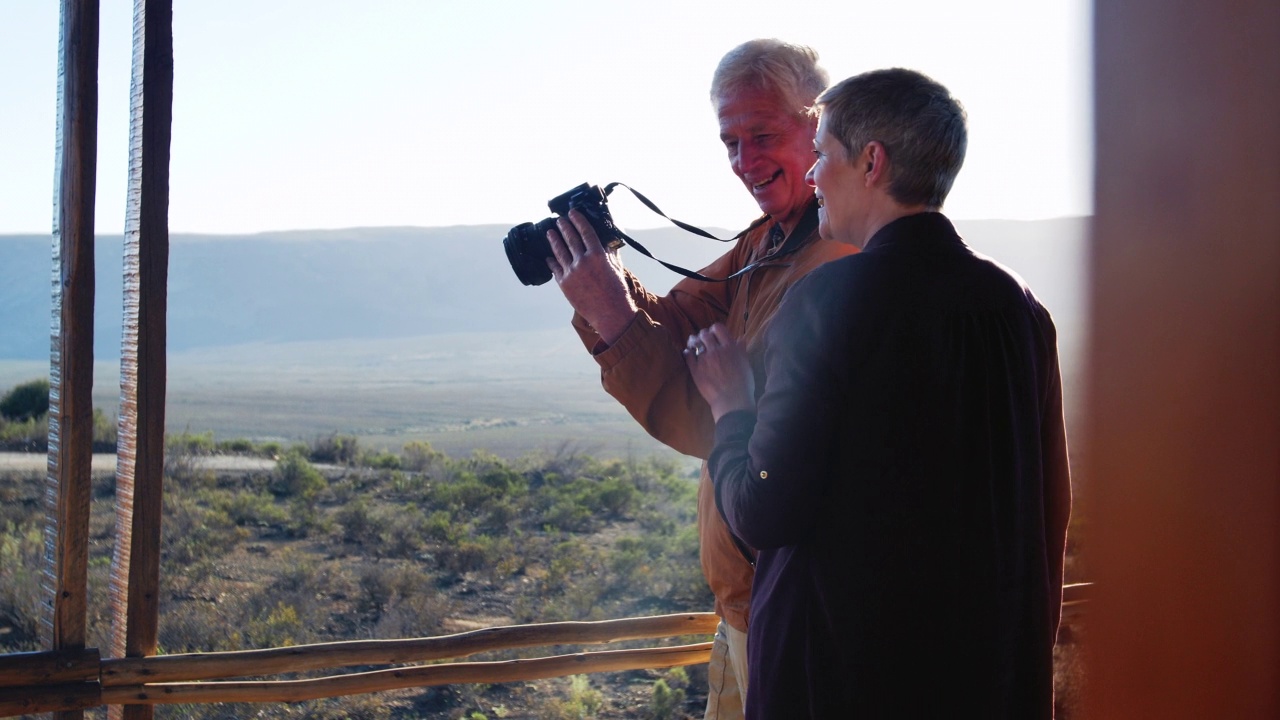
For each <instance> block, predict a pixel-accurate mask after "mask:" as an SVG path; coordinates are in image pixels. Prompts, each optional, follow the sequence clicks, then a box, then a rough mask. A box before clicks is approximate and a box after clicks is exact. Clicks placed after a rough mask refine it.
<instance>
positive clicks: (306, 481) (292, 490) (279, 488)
mask: <svg viewBox="0 0 1280 720" xmlns="http://www.w3.org/2000/svg"><path fill="white" fill-rule="evenodd" d="M328 484H329V483H328V481H327V480H325V478H324V475H321V474H320V471H319V470H316V469H315V468H314V467H312V466H311V463H309V462H307V459H306V458H305V457H303V456H302V455H301V454H300V453H296V452H290V453H288V454H286V455H285V456H284V457H282V458H280V459H279V460H277V461H276V471H275V474H274V476H273V477H272V480H271V485H270V487H271V492H272V493H275V495H277V496H279V497H297V498H302V499H307V500H309V499H311V498H314V497H315V496H316V495H318V494H319V493H320V491H321V490H324V489H325V487H326V486H328Z"/></svg>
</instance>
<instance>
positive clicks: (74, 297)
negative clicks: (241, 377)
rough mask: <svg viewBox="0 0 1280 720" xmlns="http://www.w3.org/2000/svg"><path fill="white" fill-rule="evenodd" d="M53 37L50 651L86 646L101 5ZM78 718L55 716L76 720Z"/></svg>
mask: <svg viewBox="0 0 1280 720" xmlns="http://www.w3.org/2000/svg"><path fill="white" fill-rule="evenodd" d="M61 12H62V19H61V26H60V29H59V33H58V120H57V122H58V130H57V152H56V153H55V157H56V160H55V163H56V169H55V171H54V178H55V179H54V182H55V183H56V184H57V187H56V191H55V192H54V198H55V199H54V204H55V205H54V213H53V216H54V224H53V312H52V315H53V317H52V328H51V332H50V347H49V465H48V474H47V476H46V480H45V482H46V488H45V501H46V505H47V511H48V524H47V525H46V529H45V551H44V554H45V562H44V567H45V579H44V590H45V593H46V597H48V598H50V599H51V603H50V605H49V611H48V612H47V613H46V614H45V615H44V617H43V618H42V622H43V623H44V624H45V631H46V633H47V634H48V636H49V637H50V638H51V640H52V643H51V646H52V649H53V650H55V651H57V650H68V651H78V650H82V649H83V648H84V646H85V637H86V618H87V614H86V609H87V607H88V606H87V598H86V592H87V590H88V584H89V576H88V572H89V504H90V499H91V495H92V488H91V480H92V475H91V472H90V471H91V463H92V461H93V398H92V393H93V291H94V278H93V272H94V263H93V221H94V208H95V205H94V199H95V194H96V189H97V186H96V180H97V164H98V162H97V157H98V2H97V0H63V2H62V11H61ZM83 716H84V713H83V712H81V711H67V712H62V713H57V717H59V718H66V719H71V718H81V717H83Z"/></svg>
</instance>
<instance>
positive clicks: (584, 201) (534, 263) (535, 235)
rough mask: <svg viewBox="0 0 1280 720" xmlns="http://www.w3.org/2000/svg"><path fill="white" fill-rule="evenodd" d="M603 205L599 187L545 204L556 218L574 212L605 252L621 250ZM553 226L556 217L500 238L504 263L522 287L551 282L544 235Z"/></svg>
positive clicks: (581, 188)
mask: <svg viewBox="0 0 1280 720" xmlns="http://www.w3.org/2000/svg"><path fill="white" fill-rule="evenodd" d="M606 202H607V200H606V198H605V194H604V193H603V192H602V191H601V190H600V188H599V187H597V186H595V185H588V184H587V183H582V184H581V185H579V186H577V187H575V188H573V189H572V190H569V191H568V192H565V193H562V194H560V195H557V196H555V197H553V198H551V200H549V201H547V207H549V208H551V212H552V213H554V214H555V215H556V216H559V217H568V215H569V211H570V210H577V211H578V212H580V213H582V214H583V215H584V216H586V218H587V220H588V221H589V222H590V223H591V227H592V228H594V229H595V231H596V237H598V238H600V244H601V245H603V246H604V247H605V248H608V249H611V248H617V247H621V246H622V238H620V237H618V229H617V227H616V226H614V224H613V217H612V216H610V215H609V207H608V206H607V205H606V204H605V203H606ZM555 225H556V218H555V217H549V218H545V219H543V220H539V221H538V222H536V223H528V222H527V223H520V224H519V225H517V226H515V227H513V228H511V230H510V231H509V232H508V233H507V236H506V237H505V238H503V240H502V247H503V249H505V250H506V251H507V261H508V262H510V263H511V269H512V270H514V271H515V273H516V277H517V278H519V279H520V282H522V283H524V284H525V285H541V284H543V283H545V282H546V281H548V280H550V279H551V269H550V268H548V267H547V258H549V257H552V253H551V244H550V243H549V242H548V241H547V231H548V230H550V229H551V228H553V227H555Z"/></svg>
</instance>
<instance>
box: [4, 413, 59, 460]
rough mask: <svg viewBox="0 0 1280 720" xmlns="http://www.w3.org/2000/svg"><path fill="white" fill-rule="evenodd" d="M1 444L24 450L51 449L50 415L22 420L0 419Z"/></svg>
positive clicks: (38, 450) (41, 450)
mask: <svg viewBox="0 0 1280 720" xmlns="http://www.w3.org/2000/svg"><path fill="white" fill-rule="evenodd" d="M0 445H3V446H5V447H6V448H13V449H17V450H21V451H24V452H43V451H46V450H48V449H49V416H48V415H42V416H40V417H39V418H28V419H26V420H20V421H9V420H0Z"/></svg>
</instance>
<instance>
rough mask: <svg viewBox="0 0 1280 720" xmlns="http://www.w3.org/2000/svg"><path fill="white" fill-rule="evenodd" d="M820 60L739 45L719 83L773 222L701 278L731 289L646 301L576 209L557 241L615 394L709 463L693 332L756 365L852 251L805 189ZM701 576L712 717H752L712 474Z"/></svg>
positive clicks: (742, 547)
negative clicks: (711, 616) (804, 291)
mask: <svg viewBox="0 0 1280 720" xmlns="http://www.w3.org/2000/svg"><path fill="white" fill-rule="evenodd" d="M826 84H827V74H826V72H825V71H824V70H822V69H821V68H820V67H819V66H818V64H817V54H816V53H815V52H814V51H813V50H811V49H809V48H807V47H802V46H797V45H791V44H788V43H784V42H781V41H778V40H753V41H750V42H747V43H745V44H743V45H741V46H739V47H737V48H734V49H733V50H732V51H730V52H729V53H728V54H727V55H725V57H724V59H723V60H721V62H720V65H719V67H717V69H716V71H715V75H714V77H713V79H712V84H711V103H712V106H713V107H714V109H715V111H716V115H717V117H718V118H719V121H720V140H721V141H722V142H723V143H724V146H725V149H726V150H728V153H729V164H730V167H731V168H732V169H733V172H734V174H735V175H737V176H738V178H739V179H740V180H741V181H742V183H743V185H745V186H746V188H747V190H748V192H750V193H751V196H752V197H753V198H755V200H756V203H757V204H758V205H759V207H760V210H761V211H762V212H763V213H765V216H766V217H764V218H761V220H762V222H757V223H756V225H755V226H754V229H753V230H752V231H751V232H749V233H747V234H746V235H745V236H744V237H743V238H741V239H740V240H739V241H738V243H737V244H736V245H735V247H734V248H733V249H732V250H730V251H729V252H728V253H727V254H725V255H724V256H723V257H721V258H719V259H718V260H716V261H715V262H713V263H712V264H711V265H709V266H708V267H707V268H705V269H703V270H702V273H703V274H704V275H707V276H710V277H718V278H723V277H727V276H729V275H731V274H733V273H735V272H737V271H738V270H740V269H742V268H744V267H746V266H748V265H750V264H753V263H758V264H757V265H756V266H755V267H754V269H752V270H750V271H748V272H747V273H745V274H743V275H741V276H739V277H737V278H734V279H733V280H731V281H729V282H723V283H709V282H702V281H698V280H683V281H681V282H680V283H678V284H676V286H675V287H673V288H672V290H671V292H670V293H668V294H667V295H666V296H663V297H658V296H655V295H653V294H652V293H650V292H648V291H646V290H645V289H644V288H643V287H642V286H641V285H640V283H639V282H637V280H636V278H635V277H634V276H633V275H631V274H630V273H629V272H627V271H626V270H625V269H624V268H623V267H622V264H621V262H620V260H619V259H618V257H617V255H616V254H614V253H610V252H605V251H603V250H602V249H601V246H600V242H599V240H598V239H597V238H596V236H595V233H594V232H593V231H592V229H591V227H590V225H589V224H588V223H587V222H586V221H585V219H584V218H583V217H582V216H581V215H580V214H579V213H578V212H577V211H574V212H572V213H570V215H569V218H568V219H567V220H565V219H562V220H561V221H560V223H559V232H557V231H555V230H552V231H551V232H549V233H548V240H549V241H550V243H551V247H552V251H553V253H554V256H555V257H554V259H552V260H550V261H549V265H550V268H551V271H552V274H553V275H554V277H555V279H556V282H557V283H558V284H559V286H560V289H561V290H562V291H563V292H564V294H565V297H566V298H568V300H569V302H570V304H571V305H572V306H573V308H574V310H575V311H576V314H575V316H574V319H573V325H574V328H575V329H577V331H578V333H579V335H580V336H581V337H582V340H583V342H584V343H585V344H586V346H587V348H588V349H589V350H590V351H591V353H592V355H594V356H595V358H596V360H597V361H598V362H599V363H600V367H601V378H602V381H603V384H604V387H605V390H607V391H608V392H609V394H611V395H613V396H614V397H615V398H616V399H617V400H618V401H619V402H621V403H622V404H623V405H624V406H625V407H626V408H627V410H628V411H629V412H630V413H631V415H632V416H633V417H635V419H636V420H637V421H638V422H639V423H640V424H641V425H642V426H643V427H644V429H645V430H646V431H648V432H649V434H650V435H653V436H654V437H655V438H657V439H658V440H661V441H662V442H664V443H666V444H667V445H670V446H671V447H673V448H675V449H676V450H679V451H680V452H683V453H685V454H688V455H693V456H695V457H700V458H703V459H705V458H707V456H708V455H709V453H710V451H711V446H712V440H713V437H714V432H715V425H714V421H713V419H712V415H711V411H710V409H709V408H708V406H707V404H706V402H705V401H704V400H703V399H702V397H701V395H700V394H699V393H698V390H697V387H696V386H695V385H694V382H693V379H692V378H691V377H690V374H689V370H688V368H687V367H686V366H685V363H684V360H683V358H682V354H681V353H682V350H683V348H684V341H685V338H686V337H687V336H688V335H689V334H690V333H692V332H696V331H698V330H700V329H703V328H707V327H710V326H711V325H712V324H713V323H717V322H718V323H723V325H724V326H725V327H726V328H727V332H728V333H729V334H730V335H732V336H733V337H734V338H738V339H740V340H741V341H742V343H743V345H744V346H745V347H746V348H747V354H748V356H749V358H750V362H752V363H754V364H755V366H756V367H759V365H760V361H761V355H760V352H759V350H760V340H761V338H762V337H763V334H764V331H765V329H766V328H767V327H768V326H769V323H770V321H771V320H772V318H773V315H774V312H775V310H776V309H777V306H778V303H779V301H780V300H781V299H782V296H783V294H784V293H785V292H786V290H787V288H789V287H790V286H791V284H792V283H794V282H795V281H796V280H798V279H800V278H801V277H803V276H804V275H805V274H806V273H808V272H809V271H810V270H812V269H813V268H815V267H817V266H819V265H821V264H822V263H824V262H826V261H828V260H831V259H834V258H837V257H843V256H845V255H847V254H849V253H851V252H853V251H854V249H853V248H852V247H849V246H847V245H842V244H839V243H833V242H828V241H825V240H822V239H820V238H819V236H818V232H817V227H818V218H817V213H818V207H817V202H816V200H815V199H814V195H813V190H812V188H810V187H809V185H808V184H807V182H806V180H805V172H806V171H807V169H808V167H809V165H810V164H811V163H812V159H813V156H812V142H813V134H814V130H815V126H816V123H815V121H814V118H813V117H812V115H811V114H810V112H809V107H810V106H811V105H812V104H813V101H814V98H816V97H817V95H818V93H820V92H822V90H823V89H825V88H826ZM698 528H699V536H700V539H701V554H702V569H703V573H704V575H705V576H706V578H707V582H708V584H709V585H710V586H711V590H712V592H713V593H714V594H715V597H716V612H717V614H719V615H720V617H721V618H722V620H723V621H722V622H721V624H720V629H719V630H718V631H717V633H716V638H715V640H716V641H715V648H714V650H713V653H712V662H711V666H710V668H709V671H708V684H709V686H710V687H709V692H708V702H707V715H706V717H708V718H732V717H737V716H739V715H740V714H741V700H740V698H739V690H740V688H741V689H742V690H745V687H746V674H745V670H746V637H745V631H746V630H747V620H748V608H749V605H750V593H751V578H752V563H753V561H754V551H753V550H751V548H750V547H749V546H748V545H747V544H745V543H742V542H741V541H739V540H737V539H735V538H733V537H732V536H731V535H730V533H729V531H728V529H727V528H726V527H725V524H724V522H723V520H722V519H721V517H720V515H719V513H717V512H716V509H715V505H714V501H713V499H712V493H711V484H710V479H709V477H708V476H707V473H706V466H705V464H704V466H703V473H702V484H701V486H700V488H699V496H698Z"/></svg>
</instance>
